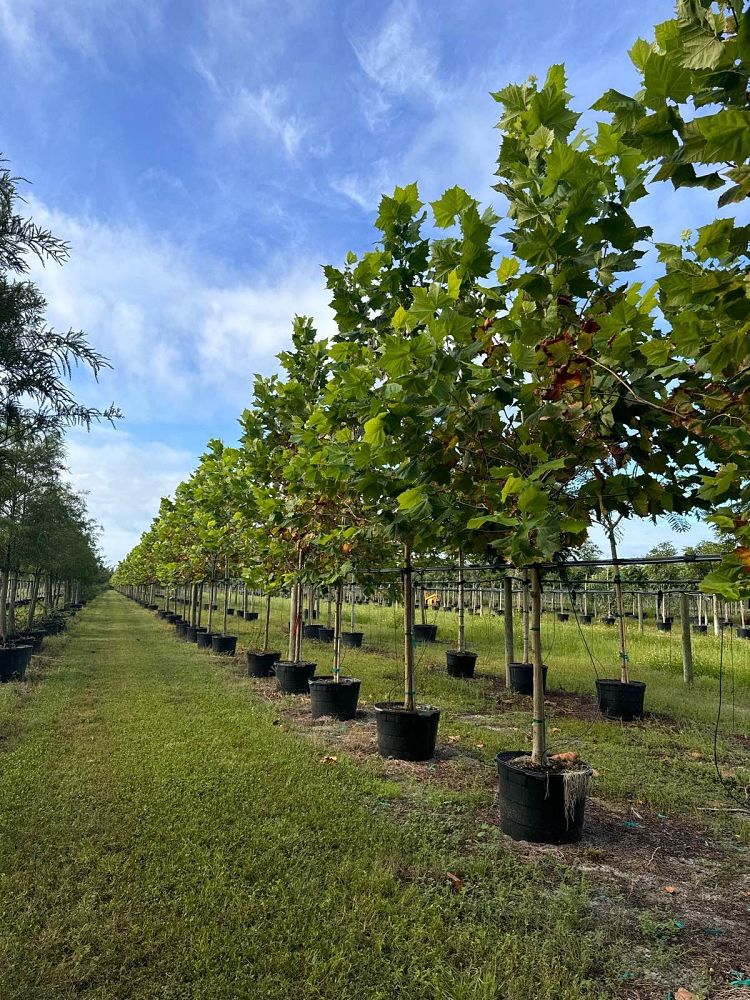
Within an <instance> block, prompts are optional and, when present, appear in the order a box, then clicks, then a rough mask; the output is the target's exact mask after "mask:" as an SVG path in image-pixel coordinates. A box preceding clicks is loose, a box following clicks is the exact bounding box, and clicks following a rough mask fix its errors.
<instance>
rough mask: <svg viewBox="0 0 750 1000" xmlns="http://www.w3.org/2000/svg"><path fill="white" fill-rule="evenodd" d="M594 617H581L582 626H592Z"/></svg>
mask: <svg viewBox="0 0 750 1000" xmlns="http://www.w3.org/2000/svg"><path fill="white" fill-rule="evenodd" d="M593 617H594V616H593V615H581V617H580V619H579V621H580V622H581V624H582V625H590V624H591V621H592V619H593Z"/></svg>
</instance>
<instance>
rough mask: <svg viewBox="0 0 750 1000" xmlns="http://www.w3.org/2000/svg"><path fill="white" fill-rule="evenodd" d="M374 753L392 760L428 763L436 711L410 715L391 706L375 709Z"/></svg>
mask: <svg viewBox="0 0 750 1000" xmlns="http://www.w3.org/2000/svg"><path fill="white" fill-rule="evenodd" d="M375 720H376V723H377V730H378V753H379V754H380V756H381V757H395V758H396V760H430V759H431V758H432V757H434V756H435V743H436V741H437V733H438V725H439V723H440V709H439V708H432V707H425V708H417V709H415V710H414V711H410V710H408V709H406V708H404V707H403V706H402V705H400V704H398V703H394V702H388V701H384V702H380V703H379V704H377V705H375Z"/></svg>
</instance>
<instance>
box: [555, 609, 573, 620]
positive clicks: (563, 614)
mask: <svg viewBox="0 0 750 1000" xmlns="http://www.w3.org/2000/svg"><path fill="white" fill-rule="evenodd" d="M568 618H570V615H569V614H567V613H566V612H564V611H558V612H557V620H558V621H559V622H566V621H567V620H568Z"/></svg>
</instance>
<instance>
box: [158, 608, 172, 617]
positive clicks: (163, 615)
mask: <svg viewBox="0 0 750 1000" xmlns="http://www.w3.org/2000/svg"><path fill="white" fill-rule="evenodd" d="M156 614H157V615H158V616H159V618H166V617H167V615H168V614H169V612H168V611H165V610H164V608H160V609H159V610H158V611H157V612H156Z"/></svg>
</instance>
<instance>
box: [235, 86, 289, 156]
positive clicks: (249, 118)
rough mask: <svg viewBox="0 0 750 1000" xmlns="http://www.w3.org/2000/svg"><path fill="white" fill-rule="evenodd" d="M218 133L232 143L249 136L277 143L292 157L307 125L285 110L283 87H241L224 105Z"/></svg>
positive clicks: (286, 101)
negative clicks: (251, 88) (258, 88)
mask: <svg viewBox="0 0 750 1000" xmlns="http://www.w3.org/2000/svg"><path fill="white" fill-rule="evenodd" d="M219 133H220V135H223V136H225V137H227V138H230V139H233V140H235V141H237V140H242V139H246V138H248V136H249V137H252V138H255V139H261V140H263V139H265V140H266V141H270V142H274V141H275V142H280V143H281V145H282V147H283V148H284V150H285V151H286V153H287V155H288V156H290V157H294V156H295V155H296V154H297V151H298V149H299V147H300V144H301V142H302V140H303V139H304V137H305V136H306V135H307V133H308V126H307V124H306V123H305V122H304V121H303V119H302V118H301V116H300V115H297V114H295V113H294V112H292V111H290V110H289V108H288V98H287V94H286V92H285V90H284V88H282V87H280V86H277V87H264V88H263V89H262V90H260V91H257V92H253V91H249V90H245V89H244V88H243V89H241V90H239V91H238V92H237V93H236V94H235V95H233V96H232V97H231V98H230V99H229V102H228V104H227V105H226V106H225V108H224V111H223V113H222V116H221V120H220V125H219Z"/></svg>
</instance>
